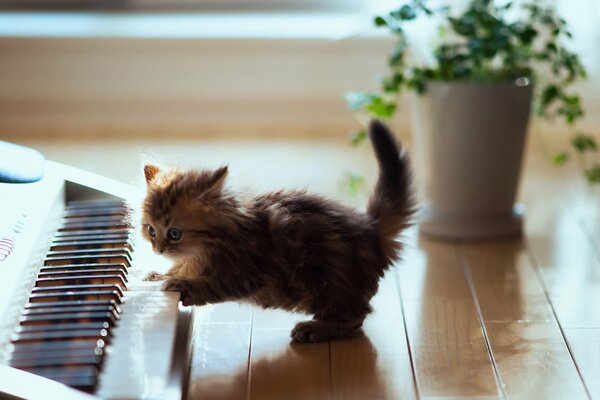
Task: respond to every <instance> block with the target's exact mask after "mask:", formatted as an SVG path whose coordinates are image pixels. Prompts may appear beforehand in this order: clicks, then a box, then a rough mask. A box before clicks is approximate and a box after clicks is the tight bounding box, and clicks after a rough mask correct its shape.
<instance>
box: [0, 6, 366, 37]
mask: <svg viewBox="0 0 600 400" xmlns="http://www.w3.org/2000/svg"><path fill="white" fill-rule="evenodd" d="M372 35H377V33H376V32H375V30H374V28H373V27H372V23H371V18H369V17H368V16H367V15H365V13H348V12H344V13H331V12H329V13H323V12H321V13H314V12H312V13H290V12H279V13H266V12H263V13H244V14H240V13H222V12H220V13H185V14H184V13H147V12H146V13H139V12H136V13H108V12H0V37H5V38H6V37H9V38H10V37H13V38H14V37H24V38H32V37H38V38H42V37H47V38H148V39H322V40H342V39H347V38H351V37H356V36H372Z"/></svg>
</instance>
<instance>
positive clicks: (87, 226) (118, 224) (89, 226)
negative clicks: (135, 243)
mask: <svg viewBox="0 0 600 400" xmlns="http://www.w3.org/2000/svg"><path fill="white" fill-rule="evenodd" d="M119 228H126V229H128V228H129V224H128V223H127V222H122V221H108V222H81V223H77V224H75V223H73V224H67V225H63V226H61V227H60V228H58V231H59V232H72V231H81V230H99V229H119Z"/></svg>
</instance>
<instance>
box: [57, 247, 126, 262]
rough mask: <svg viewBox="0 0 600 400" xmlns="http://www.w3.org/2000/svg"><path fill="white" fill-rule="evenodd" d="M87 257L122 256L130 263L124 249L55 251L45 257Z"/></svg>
mask: <svg viewBox="0 0 600 400" xmlns="http://www.w3.org/2000/svg"><path fill="white" fill-rule="evenodd" d="M84 255H88V256H90V257H103V256H108V255H123V256H126V257H127V258H128V259H129V261H131V254H130V252H129V249H127V248H125V247H121V248H116V249H114V248H109V249H98V248H95V249H78V250H57V251H49V252H48V254H47V255H46V257H47V258H57V257H78V256H84Z"/></svg>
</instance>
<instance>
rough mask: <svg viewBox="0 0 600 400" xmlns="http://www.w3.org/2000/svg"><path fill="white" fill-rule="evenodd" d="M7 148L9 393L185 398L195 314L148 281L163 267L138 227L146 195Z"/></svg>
mask: <svg viewBox="0 0 600 400" xmlns="http://www.w3.org/2000/svg"><path fill="white" fill-rule="evenodd" d="M8 149H10V154H12V155H11V157H12V162H11V163H7V162H6V160H7V158H8V157H7V156H6V154H7V153H6V150H7V147H6V146H4V147H3V146H0V159H3V160H5V162H0V169H1V168H4V170H3V171H0V277H1V278H2V279H0V398H15V399H20V398H23V399H37V398H39V399H49V398H56V399H59V398H60V399H72V398H74V399H84V398H94V397H97V398H106V399H181V398H185V395H186V386H187V377H188V374H189V365H190V359H191V343H190V342H191V338H192V336H193V335H192V327H193V321H192V312H191V309H190V308H188V307H183V306H182V305H181V303H180V302H179V294H178V293H175V292H162V291H161V290H160V288H159V285H157V284H156V283H148V282H143V280H142V279H141V278H142V276H143V275H144V274H145V273H146V272H147V271H148V266H154V265H155V264H156V263H160V262H164V260H162V259H160V258H158V257H156V256H154V255H153V254H152V252H151V249H150V248H149V246H148V245H147V244H146V243H145V242H143V241H141V240H138V238H137V236H138V235H137V234H136V232H135V231H134V230H133V229H132V227H131V225H130V222H129V221H130V219H131V217H130V215H131V207H129V204H140V202H141V196H142V193H140V191H139V190H136V188H134V187H131V186H128V185H125V184H122V183H119V182H116V181H113V180H110V179H107V178H104V177H100V176H98V175H94V174H91V173H87V172H84V171H81V170H77V169H74V168H70V167H67V166H64V165H61V164H58V163H54V162H49V161H44V160H43V157H41V155H39V153H37V152H28V151H27V149H24V148H17V147H11V146H8ZM3 150H4V151H5V153H4V157H3V154H2V151H3ZM15 151H17V153H18V154H17V153H15ZM15 154H16V155H15ZM18 156H19V157H21V158H19V157H18ZM17 159H19V160H21V161H20V162H17V164H18V165H16V167H17V168H12V167H11V168H12V169H11V170H10V171H7V168H6V165H7V164H8V165H12V166H15V160H17ZM36 163H37V164H36ZM9 182H10V183H9ZM131 220H132V219H131Z"/></svg>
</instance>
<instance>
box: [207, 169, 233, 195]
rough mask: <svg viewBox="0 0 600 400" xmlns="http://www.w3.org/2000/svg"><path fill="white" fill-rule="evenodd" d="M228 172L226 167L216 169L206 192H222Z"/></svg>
mask: <svg viewBox="0 0 600 400" xmlns="http://www.w3.org/2000/svg"><path fill="white" fill-rule="evenodd" d="M228 172H229V171H228V169H227V166H224V167H221V168H219V169H216V170H215V171H214V172H213V174H212V176H211V178H210V180H209V182H208V189H207V191H210V192H220V191H221V190H223V186H224V185H225V178H227V173H228Z"/></svg>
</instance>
